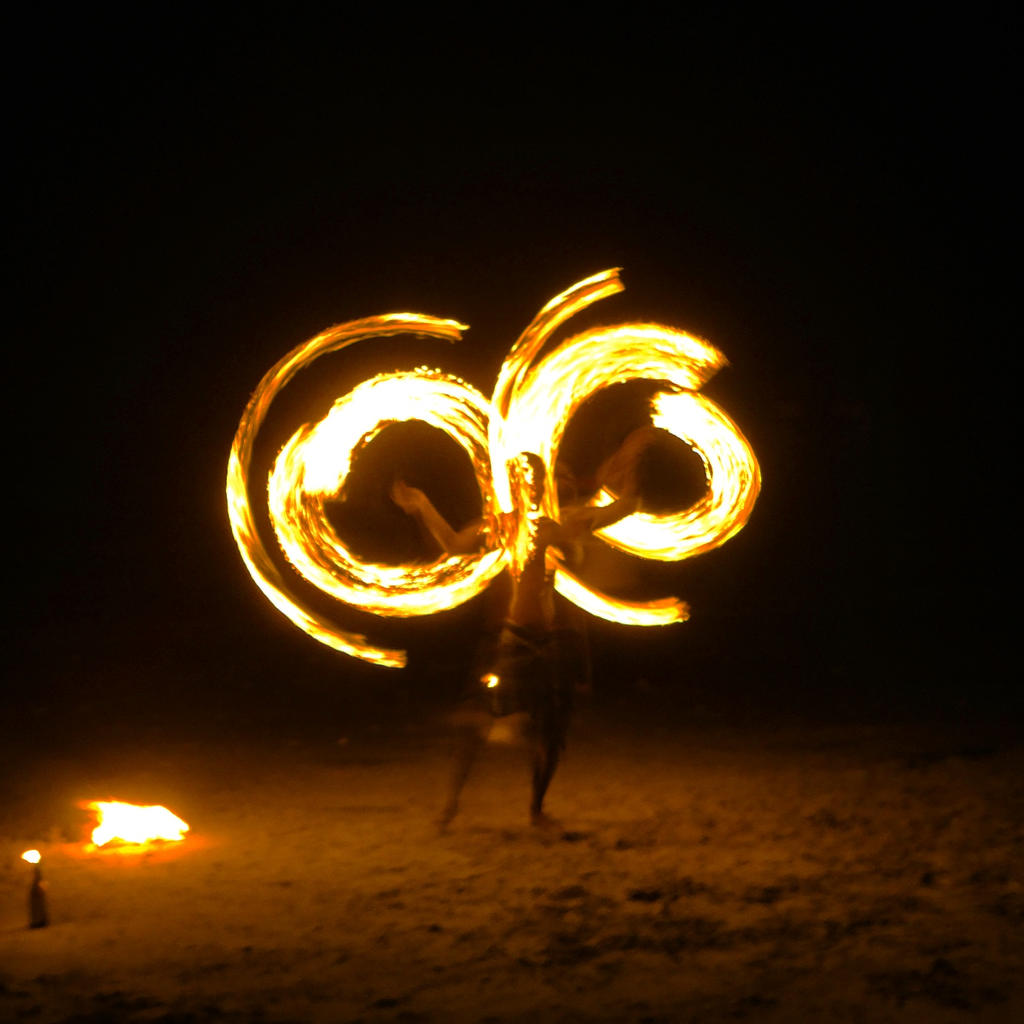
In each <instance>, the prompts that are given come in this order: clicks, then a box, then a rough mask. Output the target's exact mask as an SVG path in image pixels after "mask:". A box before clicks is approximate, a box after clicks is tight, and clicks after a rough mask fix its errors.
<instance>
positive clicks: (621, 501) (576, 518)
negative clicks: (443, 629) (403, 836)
mask: <svg viewBox="0 0 1024 1024" xmlns="http://www.w3.org/2000/svg"><path fill="white" fill-rule="evenodd" d="M653 433H654V431H653V430H652V428H649V427H648V428H641V429H639V430H636V431H634V432H633V433H632V434H631V435H630V436H629V437H628V438H627V439H626V441H625V443H624V444H623V445H622V447H621V448H620V449H619V451H618V452H617V453H616V454H615V455H614V456H613V457H612V458H611V459H609V460H608V461H607V462H606V463H605V464H604V466H603V467H602V475H604V476H608V475H609V474H610V473H614V474H615V475H616V477H617V478H618V479H617V481H616V482H617V484H618V487H617V488H616V489H617V490H618V491H619V497H618V498H617V499H616V500H615V501H613V502H612V503H611V504H609V505H605V506H603V507H600V508H594V507H584V506H576V507H569V508H563V509H562V512H561V515H560V519H559V520H558V521H556V520H554V519H551V518H549V517H548V516H545V515H543V514H542V512H541V507H542V504H543V501H544V492H545V487H546V483H545V480H546V467H545V465H544V462H543V460H542V459H541V458H540V456H538V455H536V454H534V453H533V452H521V453H520V454H519V455H518V456H517V457H516V459H515V460H513V461H512V462H510V463H509V467H508V469H509V477H510V483H511V485H512V488H513V491H514V492H516V493H517V494H518V496H519V499H520V500H519V501H517V502H516V511H514V512H512V513H509V514H506V515H503V516H502V517H501V520H500V522H499V524H498V529H499V530H500V531H501V532H502V533H503V534H505V540H506V545H507V547H508V548H509V549H510V550H512V551H517V552H521V553H522V554H521V556H520V558H513V559H512V561H511V565H510V571H511V575H512V594H511V598H510V600H509V605H508V609H507V612H506V614H505V618H504V622H503V624H502V627H501V632H500V634H499V637H498V643H497V648H496V650H495V652H494V653H493V655H492V664H491V665H490V666H489V671H487V672H485V673H484V675H483V676H482V678H481V679H480V680H479V683H478V684H477V685H476V686H475V691H474V692H471V693H470V695H469V697H468V699H467V701H466V702H465V704H464V705H463V707H462V709H461V714H460V715H459V716H458V720H459V733H458V738H457V741H456V750H455V758H454V763H453V769H452V776H451V781H450V785H449V791H448V797H447V800H446V802H445V805H444V808H443V810H442V812H441V816H440V819H439V825H440V826H441V828H442V829H443V828H445V827H446V826H447V825H448V824H449V823H450V822H451V820H452V819H453V818H454V817H455V815H456V814H457V813H458V808H459V796H460V795H461V792H462V788H463V786H464V785H465V783H466V780H467V778H468V777H469V773H470V771H471V770H472V767H473V765H474V763H475V762H476V759H477V757H478V755H479V753H480V750H481V748H482V747H483V745H484V744H485V743H486V741H487V739H488V736H489V735H490V732H491V728H492V726H493V725H494V722H495V720H496V719H498V718H506V717H507V718H508V719H509V720H510V721H512V722H513V723H514V724H515V727H516V728H517V729H518V730H521V731H524V732H525V735H526V738H527V741H528V742H529V744H530V747H531V752H532V762H533V763H532V768H533V779H532V793H531V799H530V820H531V822H532V823H533V824H534V825H539V826H550V825H552V824H553V822H552V821H551V819H550V818H548V817H547V816H546V815H545V814H544V811H543V804H544V796H545V794H546V793H547V789H548V785H549V784H550V782H551V778H552V776H553V775H554V772H555V768H556V767H557V765H558V759H559V755H560V754H561V752H562V750H563V749H564V748H565V738H566V733H567V731H568V728H569V719H570V715H571V712H572V704H573V691H574V689H575V682H576V679H575V673H574V672H573V669H572V666H571V664H570V662H571V661H572V655H571V651H570V650H568V649H567V644H566V638H565V636H564V633H565V631H564V630H562V629H560V628H559V622H558V618H557V616H556V608H555V592H554V585H553V577H554V565H553V564H552V562H551V561H550V559H549V557H548V549H549V548H552V547H554V548H558V549H560V550H561V551H562V553H563V555H564V553H565V551H566V550H567V549H568V548H570V546H571V545H574V544H576V543H578V542H579V541H581V540H583V539H585V538H587V537H589V536H590V535H591V534H592V533H593V532H594V531H595V530H600V529H602V528H603V527H606V526H610V525H611V524H612V523H616V522H618V521H619V520H620V519H622V518H624V517H625V516H628V515H630V514H632V513H633V512H635V511H637V508H638V507H639V497H638V494H637V487H636V462H637V458H638V456H639V455H640V454H641V453H642V450H643V448H644V446H645V445H646V444H647V442H648V439H649V438H650V436H651V435H652V434H653ZM391 496H392V498H393V499H394V501H395V503H396V504H397V505H399V507H401V508H402V509H403V511H405V512H406V513H408V514H409V515H412V516H415V517H416V518H417V519H419V520H420V522H421V523H422V524H423V525H424V526H425V527H426V528H427V530H428V531H429V532H430V534H431V535H432V536H433V537H434V539H435V540H436V541H437V543H438V544H439V545H440V546H441V548H442V549H443V551H444V552H445V553H446V554H448V555H455V554H469V553H471V552H474V551H477V550H481V549H483V548H484V547H485V546H486V542H487V532H488V531H487V526H486V525H485V524H484V522H483V521H477V522H474V523H472V524H470V525H469V526H467V527H465V528H464V529H462V530H460V531H458V532H456V531H455V530H454V529H453V528H452V527H451V525H450V524H449V523H448V522H447V521H446V520H445V519H444V517H443V516H442V515H441V514H440V513H439V512H438V511H437V509H436V508H435V507H434V505H433V503H432V502H431V501H430V499H429V498H428V497H427V496H426V495H425V494H424V493H423V492H422V491H420V490H418V489H417V488H414V487H409V486H408V485H407V484H405V483H404V482H402V481H400V480H396V481H395V483H394V485H393V487H392V491H391ZM570 646H571V645H570Z"/></svg>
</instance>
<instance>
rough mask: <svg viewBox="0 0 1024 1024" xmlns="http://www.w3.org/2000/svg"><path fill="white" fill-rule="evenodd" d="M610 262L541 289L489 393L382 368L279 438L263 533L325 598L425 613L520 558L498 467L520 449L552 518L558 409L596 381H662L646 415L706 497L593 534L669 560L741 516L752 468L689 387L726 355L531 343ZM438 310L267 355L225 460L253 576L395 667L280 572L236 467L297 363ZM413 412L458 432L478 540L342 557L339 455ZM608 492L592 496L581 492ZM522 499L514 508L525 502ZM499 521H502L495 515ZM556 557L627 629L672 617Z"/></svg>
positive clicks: (726, 424) (753, 480)
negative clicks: (472, 488)
mask: <svg viewBox="0 0 1024 1024" xmlns="http://www.w3.org/2000/svg"><path fill="white" fill-rule="evenodd" d="M622 288H623V286H622V283H621V281H620V279H619V272H618V270H607V271H604V272H602V273H600V274H595V275H594V276H593V277H590V278H587V279H586V280H584V281H581V282H579V283H578V284H576V285H574V286H573V287H572V288H570V289H568V290H567V291H565V292H563V293H562V294H561V295H558V296H556V297H555V298H554V299H552V300H551V301H550V302H549V303H548V304H547V305H546V306H545V307H544V308H543V309H542V310H541V311H540V313H538V314H537V316H536V317H535V318H534V320H533V321H532V322H531V324H530V325H529V326H528V327H527V328H526V330H525V331H524V332H523V334H522V335H521V336H520V337H519V339H518V340H517V341H516V343H515V344H514V345H513V346H512V349H511V351H510V352H509V354H508V356H507V357H506V359H505V361H504V363H503V364H502V367H501V370H500V371H499V373H498V378H497V382H496V384H495V388H494V393H493V395H492V396H491V400H490V401H488V400H487V399H486V398H484V396H483V395H481V394H480V393H479V392H478V391H476V390H475V389H474V388H472V387H471V386H470V385H468V384H466V383H465V382H464V381H461V380H459V379H458V378H455V377H452V376H449V375H447V374H444V373H442V372H441V371H439V370H428V369H425V368H421V369H419V370H417V371H415V372H414V373H387V374H382V375H380V376H378V377H375V378H373V379H372V380H369V381H366V382H364V383H363V384H360V385H359V386H358V387H356V388H354V389H353V390H352V391H350V392H349V393H348V394H347V395H344V396H343V397H342V398H340V399H338V400H337V401H336V402H335V403H334V406H333V407H332V409H331V410H330V412H329V413H328V415H327V416H326V417H325V418H324V419H322V420H321V421H320V422H319V423H317V424H314V425H310V424H307V425H305V426H303V427H301V428H300V429H299V430H298V431H296V433H295V434H294V435H293V436H292V438H291V439H290V440H289V441H288V443H287V444H286V445H285V446H284V448H283V449H282V450H281V452H280V454H279V455H278V457H277V460H276V462H275V464H274V468H273V471H272V472H271V475H270V479H269V483H268V511H269V515H270V520H271V523H272V525H273V529H274V532H275V533H276V535H277V539H278V542H279V544H280V546H281V548H282V550H283V551H284V553H285V555H286V557H287V558H288V560H289V562H290V564H291V565H292V567H293V568H294V569H295V571H296V572H297V573H298V575H299V576H301V577H302V578H304V579H306V580H307V581H309V582H310V583H313V584H314V585H315V586H317V587H318V588H319V589H320V590H321V591H323V592H324V593H326V594H329V595H330V596H331V597H333V598H335V599H337V600H339V601H342V602H345V603H348V604H350V605H353V606H355V607H358V608H361V609H363V610H366V611H370V612H374V613H375V614H378V615H388V616H410V615H428V614H431V613H433V612H435V611H440V610H443V609H446V608H453V607H455V606H456V605H458V604H461V603H462V602H464V601H466V600H468V599H469V598H471V597H473V596H474V595H475V594H478V593H479V592H480V591H481V590H482V589H483V588H484V587H485V586H486V585H487V583H488V582H489V581H490V579H491V578H492V577H494V576H495V575H496V574H497V573H498V572H500V571H501V570H502V569H503V568H504V567H505V566H511V568H512V570H513V572H515V571H516V570H517V568H518V567H520V566H522V565H523V564H525V561H526V558H527V557H528V553H529V549H530V548H531V546H532V543H533V540H532V529H531V526H532V522H533V519H534V518H535V515H534V516H531V515H528V514H524V515H508V513H513V512H514V511H515V510H516V508H517V505H518V504H521V503H522V500H523V498H522V494H521V493H520V492H521V490H522V488H521V487H520V486H517V485H516V483H515V482H514V481H513V480H512V479H510V471H509V467H510V465H511V464H512V463H513V461H514V459H515V457H516V456H517V455H518V454H519V453H520V452H523V451H532V452H536V453H537V454H538V455H539V456H540V457H541V459H542V460H543V462H544V464H545V466H546V468H547V477H548V479H547V484H548V486H547V487H546V488H545V496H544V501H543V505H542V508H541V509H540V510H538V513H537V514H543V515H547V516H551V517H552V518H556V519H557V518H558V497H557V489H556V488H555V487H554V486H552V483H553V481H552V467H553V466H554V465H555V460H556V457H557V453H558V447H559V445H560V443H561V440H562V437H563V435H564V433H565V429H566V426H567V425H568V422H569V420H570V418H571V417H572V415H573V413H574V412H575V411H576V410H577V409H578V408H579V407H580V405H582V403H583V402H584V401H586V400H587V399H588V398H589V397H590V396H591V395H593V394H595V393H596V392H597V391H600V390H601V389H602V388H606V387H609V386H611V385H613V384H620V383H624V382H626V381H632V380H651V381H658V382H662V383H663V384H664V389H663V390H662V391H660V392H659V393H658V394H657V395H656V396H655V398H654V399H653V401H652V403H651V418H652V422H653V423H654V425H655V426H657V427H660V428H662V429H664V430H667V431H669V432H670V433H672V434H674V435H675V436H677V437H679V438H681V439H682V440H683V441H685V442H686V443H687V444H689V445H690V447H691V448H692V449H693V450H694V451H696V452H697V454H698V455H699V456H700V458H701V460H702V461H703V464H704V469H705V476H706V480H707V493H706V494H705V496H704V497H703V498H702V499H701V500H700V501H698V502H697V503H696V504H694V505H693V506H692V507H690V508H688V509H685V510H683V511H681V512H677V513H673V514H670V515H660V516H654V515H644V514H640V513H636V514H634V515H631V516H628V517H627V518H625V519H623V520H620V521H619V522H617V523H615V524H614V525H613V526H610V527H607V528H605V529H604V530H602V531H601V533H600V536H601V537H602V539H604V540H605V541H607V542H608V543H609V544H611V545H613V546H614V547H618V548H620V549H621V550H623V551H628V552H630V553H632V554H635V555H639V556H641V557H643V558H653V559H658V560H661V561H679V560H681V559H684V558H689V557H692V556H693V555H696V554H700V553H701V552H704V551H708V550H710V549H711V548H714V547H717V546H718V545H719V544H723V543H724V542H725V541H726V540H728V539H729V538H730V537H731V536H733V535H734V534H735V533H736V532H737V531H738V530H740V529H741V528H742V527H743V525H744V524H745V523H746V521H747V519H748V518H749V516H750V513H751V510H752V509H753V506H754V502H755V501H756V499H757V495H758V491H759V489H760V482H761V477H760V469H759V467H758V465H757V460H756V458H755V457H754V453H753V451H752V450H751V448H750V445H749V444H748V443H747V441H746V439H745V438H744V437H743V435H742V434H741V433H740V431H739V429H738V428H737V426H736V424H735V423H733V421H732V420H731V419H730V418H729V417H728V416H727V415H726V413H725V412H724V411H723V410H722V409H720V408H719V407H718V406H717V405H716V404H715V403H714V402H712V401H711V400H710V399H708V398H706V397H704V396H703V395H701V394H699V390H700V388H701V387H702V385H703V384H705V383H706V382H707V381H708V380H709V379H710V378H711V377H712V376H713V375H714V374H715V373H716V372H717V371H718V370H719V369H720V368H721V367H722V366H724V365H725V362H726V360H725V357H724V356H723V355H722V353H721V352H719V351H718V350H717V349H715V348H714V347H713V346H711V345H709V344H708V343H707V342H705V341H702V340H701V339H699V338H695V337H693V336H691V335H689V334H686V333H684V332H682V331H678V330H675V329H674V328H671V327H664V326H661V325H659V324H620V325H617V326H614V327H604V328H598V329H596V330H591V331H587V332H585V333H583V334H581V335H578V336H576V337H574V338H570V339H568V340H567V341H564V342H562V343H560V344H558V345H557V346H556V347H555V348H554V349H553V350H552V351H551V352H550V353H548V354H547V355H544V356H543V357H542V356H541V354H542V350H543V349H544V347H545V345H546V344H547V343H548V341H549V340H550V338H551V336H552V334H553V333H554V331H555V330H556V329H557V328H558V327H560V326H561V325H562V324H564V323H565V322H566V321H567V320H568V319H569V318H570V317H572V316H573V315H574V314H575V313H577V312H579V311H580V310H581V309H584V308H585V307H586V306H588V305H590V304H592V303H594V302H596V301H598V300H599V299H602V298H605V297H607V296H609V295H614V294H616V293H617V292H620V291H622ZM464 329H465V328H464V326H463V325H462V324H459V323H456V322H455V321H452V320H437V319H435V318H433V317H428V316H423V315H421V314H416V313H401V314H388V315H386V316H379V317H369V318H367V319H365V320H357V321H353V322H351V323H348V324H342V325H341V326H338V327H332V328H330V329H329V330H327V331H324V332H322V333H321V334H318V335H317V336H316V337H314V338H312V339H310V341H308V342H306V343H305V344H303V345H299V346H298V347H297V348H295V349H293V350H292V351H291V352H289V353H288V355H286V356H285V357H284V358H283V359H282V360H280V361H279V362H278V363H277V364H276V365H275V366H274V367H272V368H271V370H270V371H269V372H268V373H267V374H266V375H265V376H264V378H263V380H262V381H261V382H260V384H259V386H258V387H257V389H256V391H255V392H254V394H253V396H252V398H251V399H250V401H249V405H248V407H247V408H246V411H245V414H244V415H243V417H242V420H241V422H240V424H239V427H238V432H237V434H236V436H235V442H234V445H233V446H232V449H231V456H230V459H229V462H228V478H227V499H228V514H229V518H230V521H231V529H232V532H233V533H234V536H235V541H236V543H237V544H238V548H239V551H240V552H241V554H242V559H243V560H244V562H245V564H246V567H247V568H248V570H249V572H250V574H251V575H252V577H253V579H254V580H255V581H256V583H257V585H258V586H259V587H260V588H261V589H262V590H263V592H264V593H265V594H266V595H267V597H268V598H269V599H270V600H271V602H273V604H274V605H275V606H276V607H277V608H278V609H279V610H280V611H282V612H283V613H284V614H285V615H287V616H288V618H289V619H291V621H292V622H294V623H295V624H296V625H297V626H299V627H300V628H301V629H303V630H305V631H306V632H307V633H309V634H310V635H311V636H312V637H314V638H315V639H317V640H319V641H320V642H322V643H325V644H327V645H329V646H331V647H334V648H336V649H337V650H341V651H344V652H345V653H347V654H352V655H354V656H355V657H358V658H362V659H364V660H366V661H371V662H374V663H376V664H379V665H386V666H391V667H400V666H402V665H404V664H405V654H404V652H402V651H396V650H386V649H383V648H379V647H376V646H375V645H373V644H372V643H370V641H368V640H367V639H366V637H363V636H358V635H355V634H352V633H349V632H347V631H345V630H343V629H341V628H339V627H338V626H336V625H335V624H333V623H331V622H329V621H327V620H326V619H324V617H323V616H322V615H321V614H320V613H319V612H317V611H315V610H314V609H313V607H312V605H310V604H309V603H308V602H307V601H304V600H302V599H300V598H299V597H298V596H297V595H296V594H295V593H294V592H293V591H292V590H291V589H290V588H289V587H288V586H287V585H286V583H285V582H284V580H283V579H282V578H281V574H280V573H279V571H278V570H277V568H276V567H275V565H274V564H273V562H272V561H271V559H270V556H269V554H268V552H267V551H266V548H265V547H264V546H263V542H262V540H261V539H260V537H259V534H258V531H257V529H256V525H255V519H254V517H253V514H252V509H251V506H250V502H249V480H248V473H249V464H250V462H251V458H252V452H253V446H254V444H255V439H256V435H257V433H258V431H259V429H260V427H261V425H262V423H263V420H264V419H265V417H266V414H267V411H268V409H269V407H270V403H271V402H272V400H273V399H274V397H275V396H276V395H277V394H278V392H279V391H280V390H281V388H283V387H284V386H285V384H287V383H288V381H289V380H291V379H292V377H294V376H295V374H296V373H298V371H299V370H301V369H303V368H305V367H306V366H308V365H309V364H310V363H311V362H312V361H313V360H315V359H317V358H319V356H321V355H323V354H325V353H327V352H334V351H337V350H338V349H340V348H343V347H345V346H346V345H349V344H352V343H353V342H355V341H358V340H360V339H368V338H376V337H381V336H385V335H391V334H396V333H400V332H411V333H415V334H420V335H424V336H427V337H434V338H439V339H445V340H448V341H456V340H458V339H459V337H460V336H461V334H460V332H461V331H462V330H464ZM408 419H420V420H423V421H424V422H426V423H429V424H431V425H432V426H435V427H437V428H438V429H440V430H442V431H444V432H445V433H446V434H448V436H450V437H451V438H452V439H453V440H455V441H456V443H458V444H459V445H460V446H461V447H462V448H463V450H464V451H465V452H466V454H467V456H468V457H469V459H470V462H471V464H472V466H473V469H474V472H475V473H476V477H477V481H478V484H479V486H480V493H481V497H482V500H483V508H484V518H485V522H486V523H488V524H489V526H488V536H487V540H488V546H487V550H485V551H483V552H480V553H477V554H474V555H458V556H445V557H442V558H440V559H438V560H437V561H436V562H434V563H433V564H432V565H428V566H422V565H401V566H390V565H389V566H385V565H377V564H374V563H367V562H363V561H360V560H359V559H357V558H356V557H355V556H354V555H353V554H352V552H350V551H349V550H348V549H347V548H346V546H345V544H344V543H343V542H342V540H341V538H340V537H338V535H337V534H336V533H335V531H334V530H333V528H332V527H331V525H330V523H329V521H328V519H327V515H326V511H325V502H326V499H328V498H330V497H332V496H333V495H336V494H337V493H338V492H339V491H340V490H341V488H342V487H343V486H344V483H345V480H346V478H347V476H348V473H349V469H350V466H351V464H352V459H353V457H354V455H355V454H356V453H358V451H359V450H360V449H361V448H362V447H363V446H365V445H366V444H368V443H369V441H371V440H372V439H373V437H374V436H376V434H377V433H379V432H380V430H382V429H383V428H384V427H385V426H386V425H387V424H389V423H393V422H398V421H402V420H408ZM613 500H614V496H613V495H611V494H610V493H609V492H607V491H602V492H601V493H600V494H598V495H597V496H596V497H595V498H594V500H593V503H594V504H597V505H602V504H607V503H609V502H611V501H613ZM522 511H524V512H525V511H526V510H525V509H524V510H522ZM510 523H511V524H512V526H511V528H510V525H509V524H510ZM551 557H552V561H553V562H554V563H555V568H556V573H555V587H556V589H557V590H558V591H559V593H561V594H562V595H563V596H565V597H567V598H568V599H569V600H571V601H573V602H574V603H576V604H577V605H579V606H580V607H581V608H584V609H586V610H587V611H589V612H591V613H592V614H594V615H598V616H601V617H603V618H606V619H610V620H612V621H615V622H622V623H626V624H632V625H642V626H652V625H664V624H667V623H670V622H679V621H684V620H685V619H686V618H688V615H689V612H688V608H687V606H686V604H685V603H684V602H682V601H679V600H678V599H676V598H665V599H661V600H656V601H648V602H628V601H623V600H621V599H619V598H615V597H612V596H610V595H607V594H603V593H601V592H599V591H597V590H596V589H594V588H592V587H590V586H588V585H587V584H585V583H584V582H583V581H582V580H580V579H579V578H577V577H575V576H573V575H572V573H570V572H569V571H568V569H567V568H566V567H565V566H563V565H561V564H559V563H558V559H557V556H556V555H554V554H552V556H551Z"/></svg>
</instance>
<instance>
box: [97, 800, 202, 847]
mask: <svg viewBox="0 0 1024 1024" xmlns="http://www.w3.org/2000/svg"><path fill="white" fill-rule="evenodd" d="M84 806H85V807H86V808H87V809H89V810H92V811H95V812H96V827H95V828H94V829H93V831H92V841H93V843H94V844H95V845H96V846H106V845H107V844H108V843H117V844H124V845H134V846H138V847H140V848H141V847H145V846H147V845H148V844H150V843H154V842H180V841H181V840H182V839H184V838H185V833H186V832H187V831H188V830H189V826H188V824H187V823H186V822H184V821H182V820H181V818H179V817H178V816H177V815H176V814H173V813H172V812H171V811H169V810H168V809H167V808H166V807H160V806H150V807H142V806H138V805H136V804H127V803H122V802H121V801H119V800H92V801H89V802H88V803H86V804H85V805H84Z"/></svg>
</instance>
